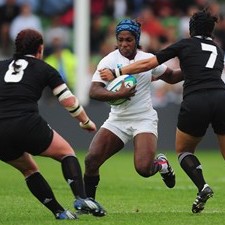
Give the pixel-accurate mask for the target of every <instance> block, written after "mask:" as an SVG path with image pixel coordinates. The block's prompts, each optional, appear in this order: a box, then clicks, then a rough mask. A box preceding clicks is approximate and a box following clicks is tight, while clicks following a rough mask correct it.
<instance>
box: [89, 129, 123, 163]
mask: <svg viewBox="0 0 225 225" xmlns="http://www.w3.org/2000/svg"><path fill="white" fill-rule="evenodd" d="M123 147H124V143H123V142H122V140H121V139H120V138H119V137H118V136H117V135H116V134H114V133H113V132H111V131H110V130H108V129H106V128H100V129H99V131H98V132H97V133H96V135H95V137H94V138H93V140H92V142H91V144H90V147H89V150H88V154H87V158H88V159H90V160H92V161H95V162H98V164H102V163H103V162H104V161H105V160H106V159H108V158H110V157H111V156H112V155H114V154H115V153H117V152H118V151H120V150H121V149H122V148H123Z"/></svg>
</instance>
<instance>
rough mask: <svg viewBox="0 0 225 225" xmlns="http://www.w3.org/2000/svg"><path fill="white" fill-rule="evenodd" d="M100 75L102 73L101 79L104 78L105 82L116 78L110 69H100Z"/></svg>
mask: <svg viewBox="0 0 225 225" xmlns="http://www.w3.org/2000/svg"><path fill="white" fill-rule="evenodd" d="M99 73H100V77H101V78H102V80H105V81H111V80H113V79H114V78H115V77H114V76H113V73H112V71H111V70H110V69H106V68H105V69H100V70H99Z"/></svg>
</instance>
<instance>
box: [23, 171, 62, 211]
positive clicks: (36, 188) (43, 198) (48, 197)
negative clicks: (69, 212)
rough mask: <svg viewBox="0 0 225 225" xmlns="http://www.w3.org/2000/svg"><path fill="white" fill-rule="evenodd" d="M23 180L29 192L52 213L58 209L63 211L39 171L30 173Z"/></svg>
mask: <svg viewBox="0 0 225 225" xmlns="http://www.w3.org/2000/svg"><path fill="white" fill-rule="evenodd" d="M25 180H26V183H27V186H28V188H29V190H30V191H31V193H32V194H33V195H34V196H35V197H36V198H37V199H38V200H39V201H40V202H41V203H42V204H43V205H44V206H46V207H47V208H48V209H49V210H51V211H52V212H53V214H54V215H55V214H56V213H57V212H59V211H64V208H63V207H62V206H61V205H60V204H59V203H58V202H57V200H56V199H55V196H54V194H53V192H52V189H51V187H50V186H49V184H48V182H47V181H46V180H45V179H44V177H43V176H42V175H41V174H40V173H39V172H36V173H34V174H32V175H30V176H29V177H27V178H26V179H25Z"/></svg>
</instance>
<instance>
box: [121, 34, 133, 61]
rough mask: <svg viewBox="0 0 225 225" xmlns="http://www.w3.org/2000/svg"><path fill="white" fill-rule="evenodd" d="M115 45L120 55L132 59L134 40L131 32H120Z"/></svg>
mask: <svg viewBox="0 0 225 225" xmlns="http://www.w3.org/2000/svg"><path fill="white" fill-rule="evenodd" d="M117 45H118V49H119V51H120V53H121V55H123V56H124V57H126V58H128V59H133V58H134V56H135V55H136V50H137V45H136V39H135V36H134V35H133V34H132V33H131V32H129V31H121V32H120V33H119V34H118V36H117Z"/></svg>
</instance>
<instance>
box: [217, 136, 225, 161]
mask: <svg viewBox="0 0 225 225" xmlns="http://www.w3.org/2000/svg"><path fill="white" fill-rule="evenodd" d="M217 139H218V142H219V147H220V152H221V154H222V156H223V158H224V160H225V135H217Z"/></svg>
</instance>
